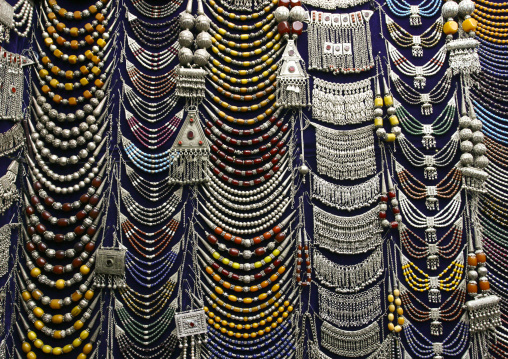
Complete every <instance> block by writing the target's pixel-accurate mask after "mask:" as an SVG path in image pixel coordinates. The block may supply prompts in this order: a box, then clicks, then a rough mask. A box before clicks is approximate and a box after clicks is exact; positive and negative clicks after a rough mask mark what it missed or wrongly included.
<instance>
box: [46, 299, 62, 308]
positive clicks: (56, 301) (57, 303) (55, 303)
mask: <svg viewBox="0 0 508 359" xmlns="http://www.w3.org/2000/svg"><path fill="white" fill-rule="evenodd" d="M49 306H50V307H51V309H60V308H62V304H61V301H60V299H51V302H49Z"/></svg>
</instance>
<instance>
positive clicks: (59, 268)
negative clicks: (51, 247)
mask: <svg viewBox="0 0 508 359" xmlns="http://www.w3.org/2000/svg"><path fill="white" fill-rule="evenodd" d="M63 271H64V267H63V266H61V265H56V266H54V267H53V273H55V274H62V273H63Z"/></svg>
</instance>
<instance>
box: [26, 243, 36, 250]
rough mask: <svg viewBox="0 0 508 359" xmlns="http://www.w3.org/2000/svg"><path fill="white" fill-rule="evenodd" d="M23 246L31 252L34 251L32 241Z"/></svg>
mask: <svg viewBox="0 0 508 359" xmlns="http://www.w3.org/2000/svg"><path fill="white" fill-rule="evenodd" d="M25 248H26V250H27V251H28V252H33V251H35V244H33V243H32V242H28V243H27V244H26V245H25Z"/></svg>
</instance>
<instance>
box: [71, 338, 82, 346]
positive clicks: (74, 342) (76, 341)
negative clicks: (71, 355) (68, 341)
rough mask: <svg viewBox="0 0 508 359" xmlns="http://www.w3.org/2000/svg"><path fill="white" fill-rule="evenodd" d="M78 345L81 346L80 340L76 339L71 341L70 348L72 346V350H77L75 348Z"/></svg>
mask: <svg viewBox="0 0 508 359" xmlns="http://www.w3.org/2000/svg"><path fill="white" fill-rule="evenodd" d="M80 345H81V339H79V338H76V339H74V340H73V341H72V346H73V347H74V348H77V347H79V346H80Z"/></svg>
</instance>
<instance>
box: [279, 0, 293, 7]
mask: <svg viewBox="0 0 508 359" xmlns="http://www.w3.org/2000/svg"><path fill="white" fill-rule="evenodd" d="M290 3H291V2H290V0H279V3H278V5H279V6H285V7H289V4H290Z"/></svg>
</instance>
